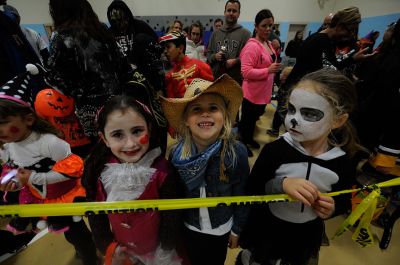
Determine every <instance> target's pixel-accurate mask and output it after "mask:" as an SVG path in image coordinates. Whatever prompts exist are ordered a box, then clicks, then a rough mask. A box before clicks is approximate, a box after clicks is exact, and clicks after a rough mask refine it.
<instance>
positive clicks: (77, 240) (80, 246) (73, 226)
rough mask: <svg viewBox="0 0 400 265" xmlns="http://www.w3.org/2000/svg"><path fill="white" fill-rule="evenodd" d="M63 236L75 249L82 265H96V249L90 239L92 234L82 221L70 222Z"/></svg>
mask: <svg viewBox="0 0 400 265" xmlns="http://www.w3.org/2000/svg"><path fill="white" fill-rule="evenodd" d="M66 218H71V217H66ZM71 220H72V218H71ZM64 236H65V239H67V241H68V242H69V243H71V245H73V246H74V247H75V250H76V252H77V254H78V255H79V257H80V258H81V259H82V262H83V264H84V265H96V264H97V255H96V247H95V245H94V242H93V239H92V233H91V232H90V231H89V229H88V228H87V226H86V224H85V222H84V221H83V220H80V221H79V222H72V221H71V223H70V224H69V230H68V231H66V232H65V233H64Z"/></svg>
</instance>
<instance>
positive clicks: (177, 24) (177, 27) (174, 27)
mask: <svg viewBox="0 0 400 265" xmlns="http://www.w3.org/2000/svg"><path fill="white" fill-rule="evenodd" d="M182 30H183V23H182V21H180V20H179V19H175V20H174V21H173V22H172V24H171V26H169V29H168V32H172V31H177V32H182Z"/></svg>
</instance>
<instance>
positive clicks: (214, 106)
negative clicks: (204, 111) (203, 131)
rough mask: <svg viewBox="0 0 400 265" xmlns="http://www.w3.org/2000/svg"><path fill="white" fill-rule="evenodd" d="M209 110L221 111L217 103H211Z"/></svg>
mask: <svg viewBox="0 0 400 265" xmlns="http://www.w3.org/2000/svg"><path fill="white" fill-rule="evenodd" d="M209 110H210V112H216V111H219V108H218V106H217V105H211V106H210V107H209Z"/></svg>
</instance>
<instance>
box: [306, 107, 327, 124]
mask: <svg viewBox="0 0 400 265" xmlns="http://www.w3.org/2000/svg"><path fill="white" fill-rule="evenodd" d="M300 113H301V116H302V117H303V118H304V119H305V120H306V121H312V122H315V121H319V120H321V119H322V118H323V117H324V113H323V112H322V111H320V110H317V109H312V108H301V109H300Z"/></svg>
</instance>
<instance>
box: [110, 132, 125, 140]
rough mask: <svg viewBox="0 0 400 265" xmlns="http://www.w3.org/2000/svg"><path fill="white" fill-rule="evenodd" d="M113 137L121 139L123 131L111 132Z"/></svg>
mask: <svg viewBox="0 0 400 265" xmlns="http://www.w3.org/2000/svg"><path fill="white" fill-rule="evenodd" d="M111 137H113V138H117V139H121V138H122V137H123V133H120V132H116V133H113V134H111Z"/></svg>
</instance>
